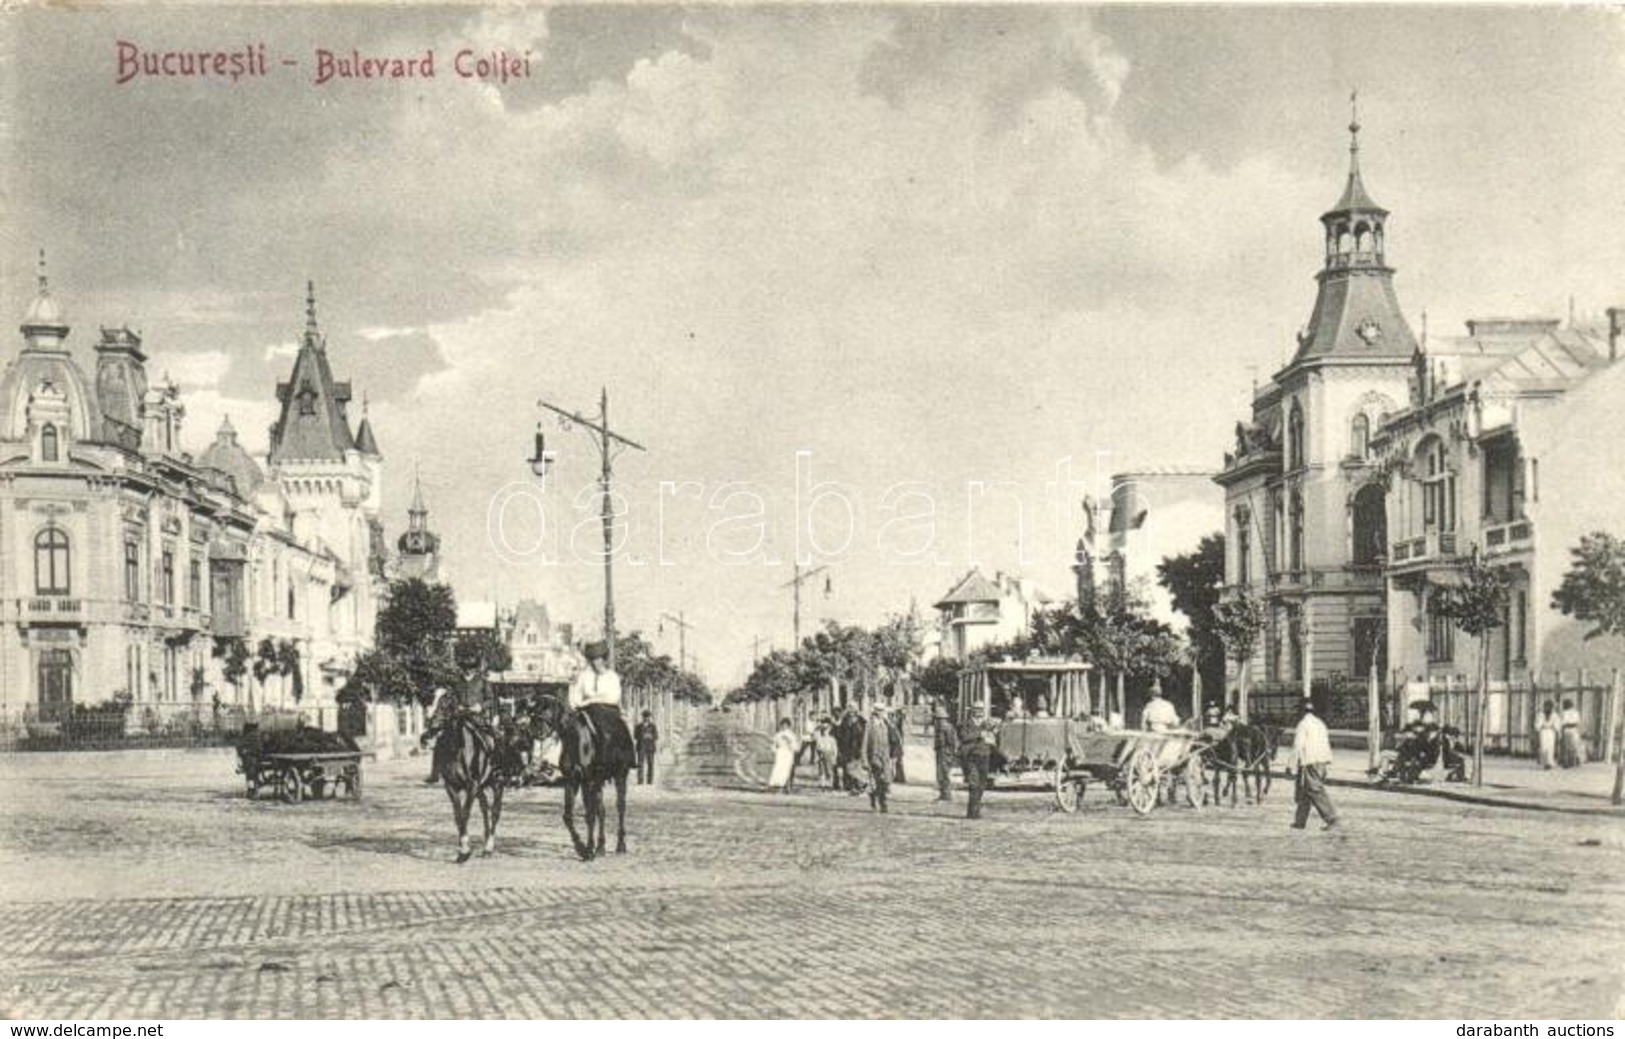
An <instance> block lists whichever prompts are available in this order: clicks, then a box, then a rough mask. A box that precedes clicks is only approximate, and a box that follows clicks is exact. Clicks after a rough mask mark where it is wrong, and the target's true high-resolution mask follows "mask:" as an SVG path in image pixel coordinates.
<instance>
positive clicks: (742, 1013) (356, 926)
mask: <svg viewBox="0 0 1625 1039" xmlns="http://www.w3.org/2000/svg"><path fill="white" fill-rule="evenodd" d="M422 773H423V766H422V764H421V762H419V761H396V762H383V763H378V764H369V766H368V776H367V798H366V800H365V801H364V802H362V803H360V804H354V803H351V802H347V801H331V802H322V803H306V804H302V805H292V806H290V805H284V804H280V803H267V802H255V801H249V800H246V799H245V798H244V797H243V795H242V788H241V782H240V780H239V779H238V778H237V777H236V776H234V775H233V774H232V758H231V756H230V755H229V753H225V752H193V753H174V754H170V755H167V756H157V755H142V754H122V753H115V754H101V755H98V754H77V755H10V756H8V757H7V758H5V759H4V760H0V891H3V892H4V893H5V895H4V897H5V898H6V900H7V901H6V903H5V904H4V906H3V912H0V949H3V950H4V951H3V952H0V1004H3V1008H4V1010H5V1012H6V1014H7V1016H12V1017H25V1018H28V1017H33V1018H47V1017H49V1018H69V1017H168V1018H191V1017H289V1018H304V1017H320V1018H325V1017H359V1018H371V1017H385V1018H388V1017H441V1018H444V1017H451V1018H455V1017H572V1016H581V1017H667V1016H674V1017H692V1016H723V1017H774V1016H836V1017H956V1016H968V1017H984V1016H1071V1017H1320V1016H1331V1017H1368V1016H1376V1017H1390V1016H1392V1017H1406V1018H1418V1017H1419V1018H1435V1017H1478V1018H1482V1017H1505V1016H1515V1015H1520V1016H1534V1017H1570V1016H1585V1017H1602V1016H1615V1015H1618V1014H1620V1013H1621V1012H1625V1002H1622V1000H1621V995H1622V993H1625V929H1622V928H1621V927H1620V926H1619V925H1620V922H1621V920H1622V919H1625V872H1622V869H1621V866H1622V865H1625V840H1622V838H1625V830H1622V828H1621V827H1620V825H1619V824H1618V823H1617V822H1615V821H1612V820H1607V819H1596V818H1583V817H1575V816H1564V815H1557V814H1552V813H1529V812H1519V811H1509V810H1506V809H1493V808H1479V807H1474V806H1467V805H1461V804H1455V803H1451V802H1447V801H1438V800H1433V799H1427V798H1402V797H1394V796H1391V795H1384V794H1382V793H1374V792H1367V791H1355V790H1339V791H1336V792H1335V793H1336V796H1337V798H1338V800H1339V802H1340V804H1341V805H1342V807H1343V808H1344V810H1345V812H1346V813H1347V816H1348V818H1349V820H1350V822H1351V824H1352V832H1351V833H1350V834H1349V835H1348V836H1347V837H1345V838H1342V839H1338V838H1334V837H1329V836H1327V835H1324V834H1321V833H1319V832H1318V831H1315V830H1311V831H1310V832H1307V833H1295V832H1292V831H1290V830H1289V829H1288V828H1287V823H1288V821H1289V817H1290V812H1291V804H1290V790H1289V788H1286V787H1284V786H1283V785H1281V784H1277V785H1276V787H1275V789H1274V791H1273V792H1272V795H1271V799H1270V801H1269V802H1268V803H1266V804H1265V805H1264V806H1263V807H1243V808H1239V809H1236V810H1230V809H1224V810H1215V809H1207V810H1204V811H1201V812H1193V811H1191V810H1189V809H1178V808H1165V809H1161V810H1159V811H1158V812H1156V813H1155V814H1153V815H1152V816H1150V817H1149V818H1145V819H1141V818H1137V817H1135V816H1134V815H1133V814H1132V813H1130V812H1129V811H1128V810H1127V809H1124V808H1119V807H1116V806H1114V805H1109V804H1108V802H1107V801H1106V800H1105V799H1103V798H1102V797H1100V796H1099V795H1098V794H1096V793H1094V792H1091V795H1090V798H1089V800H1088V802H1087V803H1086V806H1085V810H1084V811H1083V812H1082V813H1080V814H1078V815H1073V816H1067V815H1062V814H1059V813H1056V812H1054V811H1052V810H1051V807H1050V801H1049V799H1048V798H1047V797H1045V796H1043V795H1039V794H1029V793H1022V794H1017V793H996V794H995V795H993V797H992V798H991V799H990V802H989V810H988V816H989V818H987V819H985V820H983V821H982V822H981V823H978V824H972V823H967V822H965V821H963V820H961V819H960V818H958V817H957V811H958V810H962V805H954V806H944V805H937V804H934V803H931V802H930V801H929V800H928V798H929V793H928V792H926V791H924V790H921V789H918V788H914V789H907V790H905V791H903V792H902V794H901V796H900V797H899V799H898V802H897V803H896V804H895V805H894V808H893V811H892V813H891V814H890V815H888V816H884V817H881V816H874V815H871V814H870V813H869V811H868V810H867V804H866V802H863V801H862V800H861V799H859V798H850V797H846V796H841V795H835V794H830V793H817V792H812V793H803V794H799V795H794V796H790V797H772V796H769V795H765V794H755V793H751V792H747V791H727V790H707V789H698V788H696V789H685V790H665V789H662V790H655V791H649V790H644V789H639V788H634V789H633V793H632V800H631V805H630V810H629V819H628V827H629V839H630V843H631V854H630V855H627V856H620V857H611V858H610V859H608V860H606V861H601V862H595V863H591V864H583V863H580V862H578V861H576V860H575V859H574V857H573V856H572V854H571V853H570V848H569V842H568V838H567V836H566V834H565V832H564V830H563V827H562V825H561V823H560V821H559V819H558V804H559V793H558V792H557V791H555V790H536V789H530V790H521V791H518V792H515V793H513V794H512V795H511V796H510V797H509V799H508V802H507V804H506V806H505V809H504V814H503V820H502V825H501V831H500V834H499V840H498V845H497V853H496V855H494V856H493V857H491V858H489V859H479V858H476V859H474V860H473V861H471V862H470V863H468V864H467V865H465V866H461V867H458V866H455V865H453V864H452V862H451V859H452V857H453V854H454V850H455V848H454V837H453V834H452V830H451V813H450V810H449V806H448V805H447V803H446V798H445V795H444V794H443V793H442V792H441V791H440V790H439V789H438V788H431V787H426V786H423V785H422V784H421V782H420V780H421V778H422ZM612 825H613V820H612Z"/></svg>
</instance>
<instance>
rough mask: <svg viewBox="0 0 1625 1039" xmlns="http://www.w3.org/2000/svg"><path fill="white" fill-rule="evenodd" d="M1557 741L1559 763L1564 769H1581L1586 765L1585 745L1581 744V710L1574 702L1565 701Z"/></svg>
mask: <svg viewBox="0 0 1625 1039" xmlns="http://www.w3.org/2000/svg"><path fill="white" fill-rule="evenodd" d="M1558 724H1559V725H1560V726H1561V729H1560V732H1559V738H1558V741H1557V763H1558V764H1559V765H1562V766H1563V767H1564V768H1579V767H1580V766H1581V765H1583V764H1585V760H1586V752H1585V745H1584V744H1582V743H1581V742H1580V709H1579V708H1578V707H1576V706H1574V701H1573V700H1564V701H1563V714H1562V717H1561V718H1560V719H1559V722H1558Z"/></svg>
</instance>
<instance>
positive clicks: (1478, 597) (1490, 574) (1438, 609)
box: [1428, 553, 1508, 786]
mask: <svg viewBox="0 0 1625 1039" xmlns="http://www.w3.org/2000/svg"><path fill="white" fill-rule="evenodd" d="M1507 584H1508V582H1507V575H1506V571H1504V570H1502V569H1500V568H1498V567H1492V566H1485V565H1484V564H1483V563H1482V562H1480V560H1479V558H1478V555H1477V554H1476V553H1474V555H1473V558H1472V560H1471V561H1470V562H1469V563H1468V564H1467V566H1466V568H1465V569H1464V570H1463V571H1462V583H1461V584H1459V585H1454V586H1452V587H1448V588H1440V589H1438V590H1437V591H1435V592H1434V593H1433V596H1432V598H1431V599H1430V600H1429V602H1428V609H1429V610H1431V611H1432V612H1434V613H1436V614H1438V615H1439V616H1441V617H1446V618H1448V619H1449V620H1450V622H1451V623H1452V624H1454V625H1455V626H1456V627H1457V628H1460V629H1461V630H1462V631H1463V632H1464V633H1466V634H1468V635H1471V636H1473V637H1474V638H1475V639H1477V640H1478V696H1477V697H1476V698H1475V699H1477V701H1478V724H1477V725H1476V726H1474V728H1475V729H1476V730H1477V731H1476V732H1475V734H1474V739H1473V771H1474V773H1475V774H1474V776H1473V783H1474V785H1477V786H1483V785H1484V737H1485V734H1486V732H1487V728H1486V726H1487V725H1488V717H1489V711H1488V710H1486V707H1487V706H1488V703H1489V677H1490V654H1489V646H1488V642H1489V636H1490V632H1492V631H1494V630H1495V629H1496V628H1499V627H1500V626H1501V623H1502V619H1503V618H1504V617H1505V616H1506V608H1507Z"/></svg>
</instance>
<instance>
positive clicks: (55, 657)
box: [39, 649, 73, 721]
mask: <svg viewBox="0 0 1625 1039" xmlns="http://www.w3.org/2000/svg"><path fill="white" fill-rule="evenodd" d="M71 710H73V654H72V653H71V652H69V651H68V650H65V649H47V650H43V651H41V653H40V655H39V712H40V718H41V719H43V720H46V721H62V720H64V719H65V718H67V716H68V712H70V711H71Z"/></svg>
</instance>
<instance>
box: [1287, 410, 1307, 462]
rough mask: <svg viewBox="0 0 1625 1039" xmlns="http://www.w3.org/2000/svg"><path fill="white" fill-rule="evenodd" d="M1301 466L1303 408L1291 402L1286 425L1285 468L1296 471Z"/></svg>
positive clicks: (1302, 458) (1302, 460) (1302, 459)
mask: <svg viewBox="0 0 1625 1039" xmlns="http://www.w3.org/2000/svg"><path fill="white" fill-rule="evenodd" d="M1303 464H1304V457H1303V408H1302V407H1300V406H1299V405H1298V402H1297V401H1293V402H1292V411H1291V412H1289V413H1288V417H1287V423H1286V467H1287V468H1288V469H1298V468H1301V467H1302V466H1303Z"/></svg>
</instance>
